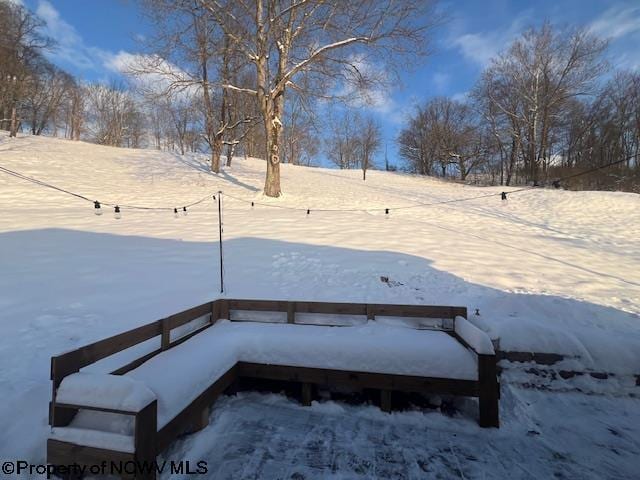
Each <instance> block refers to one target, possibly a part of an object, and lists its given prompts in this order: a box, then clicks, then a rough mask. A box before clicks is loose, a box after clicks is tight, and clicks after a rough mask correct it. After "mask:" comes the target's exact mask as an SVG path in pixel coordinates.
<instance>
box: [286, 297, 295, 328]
mask: <svg viewBox="0 0 640 480" xmlns="http://www.w3.org/2000/svg"><path fill="white" fill-rule="evenodd" d="M287 323H296V302H287Z"/></svg>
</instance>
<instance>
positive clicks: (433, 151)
mask: <svg viewBox="0 0 640 480" xmlns="http://www.w3.org/2000/svg"><path fill="white" fill-rule="evenodd" d="M606 48H607V42H606V41H604V40H602V39H599V38H597V37H596V36H594V35H593V34H591V33H590V32H589V31H588V30H587V29H581V28H578V29H559V28H556V27H553V26H552V25H551V24H549V23H545V24H544V25H542V26H541V27H540V28H537V29H536V28H532V29H529V30H527V31H526V32H524V33H523V34H522V35H521V36H520V37H519V38H517V39H516V40H514V42H513V43H512V44H511V45H510V46H509V47H508V48H507V49H506V50H505V51H504V52H502V53H500V54H499V55H498V56H496V57H495V58H494V59H492V61H491V63H490V65H489V66H488V67H487V68H486V69H485V70H484V72H483V73H482V75H481V77H480V79H479V81H478V82H477V84H476V85H475V87H474V88H473V89H472V90H471V92H470V93H469V95H468V98H467V99H465V100H464V101H460V100H456V99H453V98H449V97H437V98H432V99H430V100H428V101H427V102H425V103H424V104H423V105H420V106H419V107H418V108H416V110H415V112H414V113H413V114H412V115H411V116H410V118H409V119H408V121H407V123H406V125H405V126H404V127H403V129H402V131H401V133H400V135H399V137H398V146H399V152H400V155H401V157H402V158H403V159H404V160H405V161H406V163H407V165H408V168H409V169H410V170H411V171H413V172H415V173H418V174H422V175H433V176H439V177H452V178H457V179H459V180H462V181H465V180H467V179H468V176H469V174H471V173H473V174H474V176H477V177H478V178H480V179H482V181H484V182H489V183H492V184H500V185H512V184H525V183H528V184H533V185H540V184H544V183H549V182H553V180H554V179H556V178H560V177H565V176H570V175H575V174H577V173H580V172H586V171H591V170H593V169H595V168H597V167H600V166H603V165H607V164H609V163H613V162H616V161H621V163H620V164H618V165H616V166H614V167H610V168H606V169H601V170H597V171H594V172H592V173H590V174H588V175H584V176H575V179H573V180H571V181H570V182H568V184H567V185H566V186H567V187H571V188H599V189H620V190H631V191H640V169H639V167H638V153H639V152H640V73H638V72H633V71H613V72H612V71H611V70H610V69H609V68H608V65H607V63H606V61H605V60H604V53H605V50H606Z"/></svg>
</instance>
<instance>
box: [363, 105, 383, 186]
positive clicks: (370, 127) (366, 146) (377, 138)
mask: <svg viewBox="0 0 640 480" xmlns="http://www.w3.org/2000/svg"><path fill="white" fill-rule="evenodd" d="M358 129H359V134H358V147H359V156H360V168H362V180H366V179H367V170H368V169H369V168H371V167H373V165H374V163H373V157H374V156H375V154H376V153H377V152H378V151H379V150H380V146H381V145H382V130H381V129H380V125H379V124H378V123H377V122H376V121H375V120H374V119H373V118H372V117H370V116H369V117H366V118H365V119H364V120H363V121H362V123H361V124H360V125H358Z"/></svg>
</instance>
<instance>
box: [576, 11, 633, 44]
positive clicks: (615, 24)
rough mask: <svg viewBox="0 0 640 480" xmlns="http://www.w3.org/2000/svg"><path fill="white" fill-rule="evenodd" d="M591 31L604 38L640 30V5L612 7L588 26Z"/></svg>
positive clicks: (616, 36) (622, 35)
mask: <svg viewBox="0 0 640 480" xmlns="http://www.w3.org/2000/svg"><path fill="white" fill-rule="evenodd" d="M588 28H589V31H590V32H591V33H593V34H595V35H597V36H599V37H603V38H612V39H616V38H620V37H624V36H627V35H629V34H632V33H636V32H640V6H636V7H626V8H625V7H621V6H618V7H612V8H610V9H608V10H606V11H605V12H604V13H603V14H602V15H600V16H599V17H598V18H596V19H595V20H594V21H593V22H591V23H590V24H589V26H588Z"/></svg>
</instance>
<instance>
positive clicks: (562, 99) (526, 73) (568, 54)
mask: <svg viewBox="0 0 640 480" xmlns="http://www.w3.org/2000/svg"><path fill="white" fill-rule="evenodd" d="M605 47H606V42H603V41H601V40H599V39H597V38H596V37H594V36H593V35H591V34H590V33H588V31H586V30H583V29H582V30H581V29H577V30H568V31H562V32H559V31H557V30H555V29H554V28H553V27H552V26H551V25H550V24H548V23H546V24H544V25H543V26H542V27H541V28H540V29H537V30H536V29H530V30H528V31H526V32H525V33H524V34H523V35H522V36H521V37H520V38H518V39H516V41H515V42H514V43H513V44H512V45H511V47H510V48H509V49H508V50H507V51H506V52H505V53H504V54H502V55H500V56H499V57H498V58H496V59H494V61H493V63H492V65H491V67H490V68H489V69H488V70H487V72H485V74H484V77H483V84H484V85H482V86H481V87H480V89H479V92H481V93H480V95H483V96H486V97H487V99H488V102H489V104H488V105H489V106H490V108H491V115H501V116H503V117H504V118H505V119H506V120H507V124H508V125H509V128H508V129H509V130H510V134H511V139H510V140H509V141H510V143H511V161H515V159H516V156H517V154H518V153H520V154H521V156H522V159H523V162H524V173H525V176H526V178H528V179H529V180H530V181H532V182H533V183H536V182H537V181H538V180H539V173H540V170H542V171H545V170H546V169H547V168H548V166H549V164H550V162H551V159H552V158H553V157H554V155H555V153H556V152H555V150H556V148H554V147H557V146H554V140H555V138H554V136H555V131H556V130H557V129H558V128H560V127H561V125H560V119H561V117H562V115H563V111H564V110H565V109H566V108H567V106H568V105H569V103H570V102H571V100H572V99H575V98H577V97H580V96H584V95H586V94H588V93H592V92H593V88H594V86H595V81H596V80H597V79H598V77H599V76H600V75H601V73H602V72H603V69H604V66H605V64H604V62H603V61H602V52H603V50H604V48H605Z"/></svg>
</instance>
